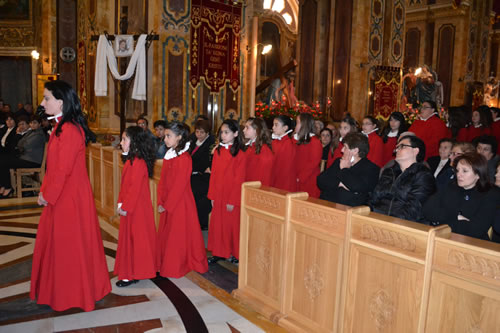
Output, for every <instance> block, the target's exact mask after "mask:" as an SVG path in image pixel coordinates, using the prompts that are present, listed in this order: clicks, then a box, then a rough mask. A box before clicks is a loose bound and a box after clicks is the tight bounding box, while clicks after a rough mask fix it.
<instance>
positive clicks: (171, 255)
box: [156, 121, 208, 278]
mask: <svg viewBox="0 0 500 333" xmlns="http://www.w3.org/2000/svg"><path fill="white" fill-rule="evenodd" d="M188 135H189V133H188V131H187V129H186V127H185V126H184V124H182V123H180V122H177V121H173V122H170V123H169V124H168V125H167V127H166V129H165V145H166V146H167V148H169V150H168V151H167V153H166V154H165V157H164V158H163V167H162V168H161V178H160V183H159V184H158V212H159V213H160V225H159V226H158V241H157V255H156V258H157V260H156V263H157V267H158V270H159V272H160V275H161V276H163V277H172V278H181V277H183V276H184V275H186V274H187V273H189V272H190V271H192V270H194V271H196V272H198V273H205V272H206V271H207V270H208V264H207V255H206V252H205V243H204V241H203V235H202V234H201V230H200V223H199V221H198V213H197V211H196V204H195V202H194V197H193V192H192V191H191V172H192V164H193V162H192V160H191V155H190V154H189V152H188V150H189V145H190V142H189V141H188V140H189V138H188Z"/></svg>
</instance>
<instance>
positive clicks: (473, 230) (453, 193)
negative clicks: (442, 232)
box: [423, 153, 500, 240]
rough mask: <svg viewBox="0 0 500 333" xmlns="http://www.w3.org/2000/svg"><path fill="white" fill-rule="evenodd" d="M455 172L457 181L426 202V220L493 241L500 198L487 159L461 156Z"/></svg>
mask: <svg viewBox="0 0 500 333" xmlns="http://www.w3.org/2000/svg"><path fill="white" fill-rule="evenodd" d="M455 173H456V181H454V182H451V183H450V184H448V186H447V187H446V188H445V189H443V190H440V191H438V192H437V193H436V194H434V195H433V196H431V197H430V198H429V200H428V201H427V202H426V203H425V205H424V209H423V212H424V215H425V217H426V218H427V219H428V221H430V222H431V224H432V225H441V224H447V225H449V226H450V227H451V231H453V232H454V233H457V234H461V235H466V236H470V237H475V238H480V239H485V240H489V237H488V229H489V228H490V227H491V226H492V224H493V219H494V216H495V211H496V206H497V204H498V201H499V199H500V197H499V196H498V193H497V190H496V189H493V188H492V186H491V184H490V182H489V178H488V166H487V163H486V159H485V158H484V157H483V156H481V155H480V154H478V153H467V154H463V155H460V156H458V157H457V158H456V159H455Z"/></svg>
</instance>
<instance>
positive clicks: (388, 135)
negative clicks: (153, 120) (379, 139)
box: [387, 131, 398, 138]
mask: <svg viewBox="0 0 500 333" xmlns="http://www.w3.org/2000/svg"><path fill="white" fill-rule="evenodd" d="M397 136H398V131H396V132H393V131H389V133H387V137H388V138H395V137H397Z"/></svg>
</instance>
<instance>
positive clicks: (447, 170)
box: [427, 156, 454, 190]
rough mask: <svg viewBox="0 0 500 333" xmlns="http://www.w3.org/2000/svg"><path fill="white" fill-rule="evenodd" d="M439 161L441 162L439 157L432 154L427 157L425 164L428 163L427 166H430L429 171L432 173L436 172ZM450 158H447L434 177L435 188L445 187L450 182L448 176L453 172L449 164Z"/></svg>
mask: <svg viewBox="0 0 500 333" xmlns="http://www.w3.org/2000/svg"><path fill="white" fill-rule="evenodd" d="M439 162H441V157H439V156H432V157H429V158H428V159H427V164H429V167H430V168H431V173H432V174H433V175H434V173H435V172H436V169H437V167H438V166H439ZM450 162H451V160H450V159H448V162H446V164H445V165H444V167H443V168H442V169H441V171H439V173H438V175H437V177H436V188H437V190H440V189H442V188H445V187H446V186H447V185H448V183H449V182H450V177H451V176H452V175H453V174H454V171H453V168H452V167H451V164H450Z"/></svg>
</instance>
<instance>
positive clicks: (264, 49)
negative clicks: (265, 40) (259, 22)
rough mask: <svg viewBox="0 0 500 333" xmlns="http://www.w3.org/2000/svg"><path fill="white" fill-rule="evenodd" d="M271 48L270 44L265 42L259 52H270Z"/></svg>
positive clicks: (263, 53)
mask: <svg viewBox="0 0 500 333" xmlns="http://www.w3.org/2000/svg"><path fill="white" fill-rule="evenodd" d="M272 49H273V45H272V44H266V45H264V48H262V52H261V54H262V55H265V54H268V53H269V52H271V50H272Z"/></svg>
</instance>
